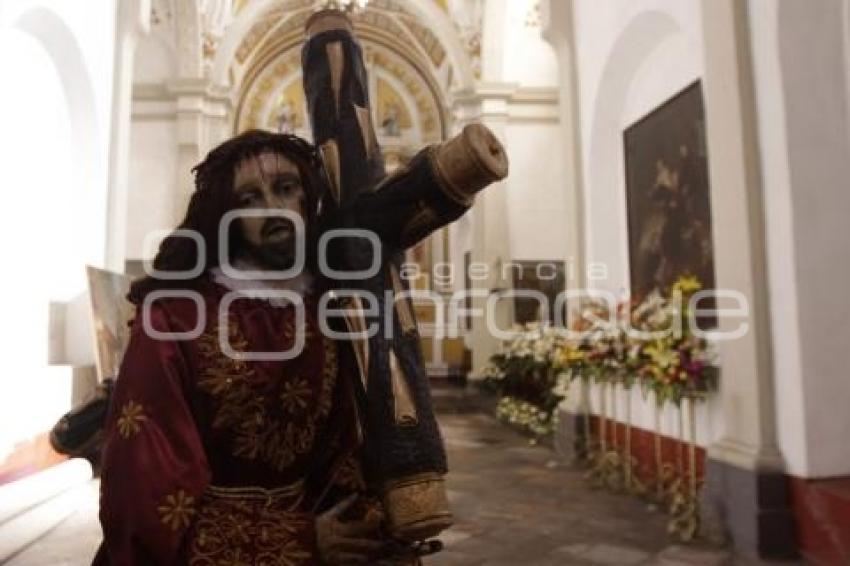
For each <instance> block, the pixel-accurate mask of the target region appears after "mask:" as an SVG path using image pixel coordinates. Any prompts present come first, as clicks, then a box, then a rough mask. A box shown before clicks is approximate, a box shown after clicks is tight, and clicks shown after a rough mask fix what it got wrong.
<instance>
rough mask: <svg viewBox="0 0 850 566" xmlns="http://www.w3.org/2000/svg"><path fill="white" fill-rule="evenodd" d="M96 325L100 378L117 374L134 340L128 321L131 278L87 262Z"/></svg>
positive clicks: (92, 310)
mask: <svg viewBox="0 0 850 566" xmlns="http://www.w3.org/2000/svg"><path fill="white" fill-rule="evenodd" d="M86 272H87V275H88V283H89V296H90V299H91V313H92V323H93V324H92V326H93V328H94V341H95V361H96V365H97V374H98V381H100V382H103V380H104V379H108V378H115V377H117V376H118V369H119V368H120V366H121V359H122V358H123V357H124V350H126V349H127V343H128V342H129V341H130V328H129V326H128V325H127V323H128V321H129V320H130V318H131V317H132V316H133V305H131V304H130V302H129V301H127V299H126V296H127V292H128V291H129V290H130V278H129V277H128V276H126V275H122V274H120V273H113V272H111V271H105V270H103V269H98V268H96V267H91V266H87V267H86Z"/></svg>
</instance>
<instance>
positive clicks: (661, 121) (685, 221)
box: [625, 82, 715, 308]
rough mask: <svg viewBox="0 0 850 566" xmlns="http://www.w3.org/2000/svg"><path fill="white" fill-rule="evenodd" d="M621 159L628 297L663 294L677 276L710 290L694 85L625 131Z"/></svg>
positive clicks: (701, 114) (700, 119)
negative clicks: (623, 161) (689, 277)
mask: <svg viewBox="0 0 850 566" xmlns="http://www.w3.org/2000/svg"><path fill="white" fill-rule="evenodd" d="M625 156H626V197H627V205H628V222H629V263H630V267H631V291H632V297H634V298H636V299H638V300H640V299H642V298H643V297H646V296H647V295H648V294H649V293H651V292H652V291H654V290H656V289H657V290H659V291H660V292H661V293H662V294H664V295H667V294H668V291H669V289H670V286H671V285H672V284H673V283H674V282H675V281H676V280H677V279H678V278H679V277H681V276H682V275H693V276H696V277H697V278H698V279H699V280H700V282H701V283H702V286H703V289H714V286H715V281H714V259H713V250H712V238H711V200H710V199H711V196H710V192H711V191H710V183H709V174H708V155H707V151H706V137H705V111H704V106H703V96H702V86H701V84H700V83H699V82H697V83H695V84H693V85H691V86H689V87H688V88H687V89H685V90H684V91H683V92H681V93H680V94H678V95H676V96H675V97H673V98H672V99H670V100H669V101H667V102H666V103H664V104H663V105H662V106H661V107H660V108H658V109H656V110H655V111H653V112H652V113H651V114H650V115H649V116H646V117H645V118H643V119H642V120H640V121H639V122H637V123H636V124H634V125H633V126H631V127H630V128H629V129H628V130H626V132H625ZM707 302H708V301H706V303H707ZM711 306H712V305H708V304H705V303H701V304H700V308H711Z"/></svg>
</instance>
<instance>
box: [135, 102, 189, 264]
mask: <svg viewBox="0 0 850 566" xmlns="http://www.w3.org/2000/svg"><path fill="white" fill-rule="evenodd" d="M176 128H177V126H176V124H175V123H174V121H172V120H168V119H154V118H141V117H136V118H135V119H134V120H133V125H132V129H131V136H130V148H131V153H130V164H129V166H130V175H129V182H130V192H129V195H128V214H127V248H126V249H127V257H128V258H131V259H137V258H145V259H149V258H150V257H151V253H152V252H155V248H153V249H152V250H145V249H144V244H145V238H146V237H147V236H148V234H149V233H153V232H162V234H163V235H164V234H165V232H167V231H170V230H172V229H173V228H174V226H175V225H176V223H177V222H178V221H179V219H175V210H174V209H175V200H176V198H175V195H177V194H178V191H177V133H176ZM156 243H158V240H157V242H156ZM146 251H147V252H148V253H147V254H146V253H145V252H146Z"/></svg>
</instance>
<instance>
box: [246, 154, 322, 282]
mask: <svg viewBox="0 0 850 566" xmlns="http://www.w3.org/2000/svg"><path fill="white" fill-rule="evenodd" d="M233 190H234V192H235V195H236V202H237V206H238V207H239V208H240V209H245V210H247V209H251V210H262V211H267V212H269V213H270V215H269V216H265V217H247V216H244V217H240V218H239V222H240V227H241V230H242V239H243V241H244V243H245V247H246V249H245V250H244V252H245V253H246V254H247V255H249V256H250V257H251V258H252V259H254V260H256V261H258V262H259V263H260V264H261V265H263V266H264V267H267V268H269V269H286V268H288V267H290V266H291V265H292V263H293V261H294V258H295V245H296V241H295V227H294V225H293V224H292V222H291V221H290V220H288V219H286V218H282V217H280V216H273V215H271V213H274V212H276V211H281V210H287V211H290V212H292V213H295V214H297V215H298V216H299V217H300V218H301V220H302V221H306V219H305V214H304V207H305V199H306V193H305V191H304V187H303V186H302V185H301V176H300V175H299V173H298V167H296V165H295V163H293V162H292V161H290V160H289V159H287V158H286V157H285V156H283V155H281V154H279V153H274V152H271V151H269V152H265V153H261V154H259V155H257V156H254V157H249V158H246V159H244V160H243V161H241V162H240V163H239V164H238V165H237V166H236V170H235V172H234V180H233Z"/></svg>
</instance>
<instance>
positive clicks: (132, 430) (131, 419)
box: [117, 400, 148, 439]
mask: <svg viewBox="0 0 850 566" xmlns="http://www.w3.org/2000/svg"><path fill="white" fill-rule="evenodd" d="M146 420H148V418H147V417H146V416H145V414H144V410H143V409H142V406H141V405H140V404H139V403H136V402H135V401H132V400H130V401H127V402H126V403H125V404H124V406H123V407H122V408H121V416H120V417H119V418H118V422H117V425H118V434H120V435H121V437H122V438H125V439H127V438H130V437H131V436H133V435H134V434H136V433H138V432H139V431H140V430H141V428H142V427H141V423H142V422H144V421H146Z"/></svg>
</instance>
